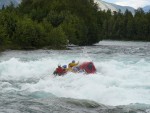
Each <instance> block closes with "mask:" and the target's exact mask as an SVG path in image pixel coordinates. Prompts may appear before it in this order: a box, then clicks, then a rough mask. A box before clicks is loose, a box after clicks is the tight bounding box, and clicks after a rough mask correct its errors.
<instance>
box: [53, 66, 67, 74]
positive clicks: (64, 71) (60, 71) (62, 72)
mask: <svg viewBox="0 0 150 113" xmlns="http://www.w3.org/2000/svg"><path fill="white" fill-rule="evenodd" d="M65 68H66V65H64V66H63V67H61V66H60V65H58V67H57V68H56V70H55V71H54V73H53V74H54V75H58V76H62V75H64V74H65V73H66V72H67V71H66V69H65Z"/></svg>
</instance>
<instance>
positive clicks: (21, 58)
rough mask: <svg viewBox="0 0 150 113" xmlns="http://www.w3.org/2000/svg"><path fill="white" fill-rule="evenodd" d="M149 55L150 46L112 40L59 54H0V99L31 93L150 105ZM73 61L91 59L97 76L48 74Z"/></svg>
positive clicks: (113, 103)
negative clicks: (56, 75)
mask: <svg viewBox="0 0 150 113" xmlns="http://www.w3.org/2000/svg"><path fill="white" fill-rule="evenodd" d="M138 44H140V45H138ZM137 45H138V46H137ZM149 55H150V43H146V44H145V43H142V42H141V43H140V42H134V43H131V42H130V43H129V42H115V44H114V43H113V42H111V41H110V42H108V41H106V42H105V41H104V42H101V43H99V44H98V45H97V46H91V47H73V48H71V50H62V51H54V50H37V51H8V52H3V53H1V54H0V61H1V62H0V90H1V92H0V95H4V94H5V95H12V94H14V95H16V96H17V95H24V96H29V95H32V96H33V97H37V96H39V97H40V98H45V97H48V96H52V95H53V96H56V97H66V98H74V99H86V100H92V101H95V102H98V103H103V104H106V105H113V106H114V105H128V104H131V103H143V104H150V95H149V94H150V58H149ZM72 60H76V61H79V62H84V61H93V62H94V64H95V66H96V68H97V73H96V74H93V75H85V74H74V73H68V74H67V75H65V76H61V77H54V76H53V75H52V73H53V71H54V70H55V68H56V67H57V65H58V64H61V65H64V64H68V63H69V62H71V61H72ZM36 92H40V94H38V95H37V94H36ZM4 98H7V96H6V97H4Z"/></svg>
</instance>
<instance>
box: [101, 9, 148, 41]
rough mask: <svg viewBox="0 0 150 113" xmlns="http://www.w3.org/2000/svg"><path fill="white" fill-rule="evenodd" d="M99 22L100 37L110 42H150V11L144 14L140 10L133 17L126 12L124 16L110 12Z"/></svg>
mask: <svg viewBox="0 0 150 113" xmlns="http://www.w3.org/2000/svg"><path fill="white" fill-rule="evenodd" d="M99 13H101V14H100V15H104V19H102V20H101V23H102V24H101V29H102V30H101V34H102V35H101V37H102V38H103V39H111V40H132V41H150V11H149V12H148V13H145V12H144V11H143V10H142V9H141V8H139V9H138V10H136V11H135V14H134V15H133V14H132V13H131V12H130V11H128V10H126V12H125V13H124V14H122V13H121V11H119V12H114V13H113V15H112V14H111V12H110V11H107V12H106V13H103V14H102V12H99Z"/></svg>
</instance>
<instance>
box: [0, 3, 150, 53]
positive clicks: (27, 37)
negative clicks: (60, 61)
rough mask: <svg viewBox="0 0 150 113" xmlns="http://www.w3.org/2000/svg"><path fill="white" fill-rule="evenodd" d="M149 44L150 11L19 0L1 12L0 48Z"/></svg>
mask: <svg viewBox="0 0 150 113" xmlns="http://www.w3.org/2000/svg"><path fill="white" fill-rule="evenodd" d="M104 39H105V40H107V39H110V40H132V41H150V12H148V13H145V12H144V11H143V10H142V9H140V8H139V9H138V10H136V11H135V14H134V15H133V14H132V13H131V12H129V11H128V10H126V12H125V13H124V14H123V13H121V11H119V12H111V11H110V10H108V11H101V10H99V9H98V6H97V4H95V3H94V1H93V0H22V3H21V4H20V5H19V6H18V7H14V5H13V4H11V5H10V6H7V7H3V8H2V9H1V10H0V48H1V50H5V49H39V48H43V47H46V48H49V49H65V48H66V45H68V44H75V45H79V46H85V45H87V46H88V45H93V44H95V43H97V42H99V41H101V40H104Z"/></svg>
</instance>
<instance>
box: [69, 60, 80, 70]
mask: <svg viewBox="0 0 150 113" xmlns="http://www.w3.org/2000/svg"><path fill="white" fill-rule="evenodd" d="M78 65H79V61H78V63H76V62H75V60H72V62H71V63H69V64H68V71H73V70H72V69H73V67H77V66H78Z"/></svg>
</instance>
